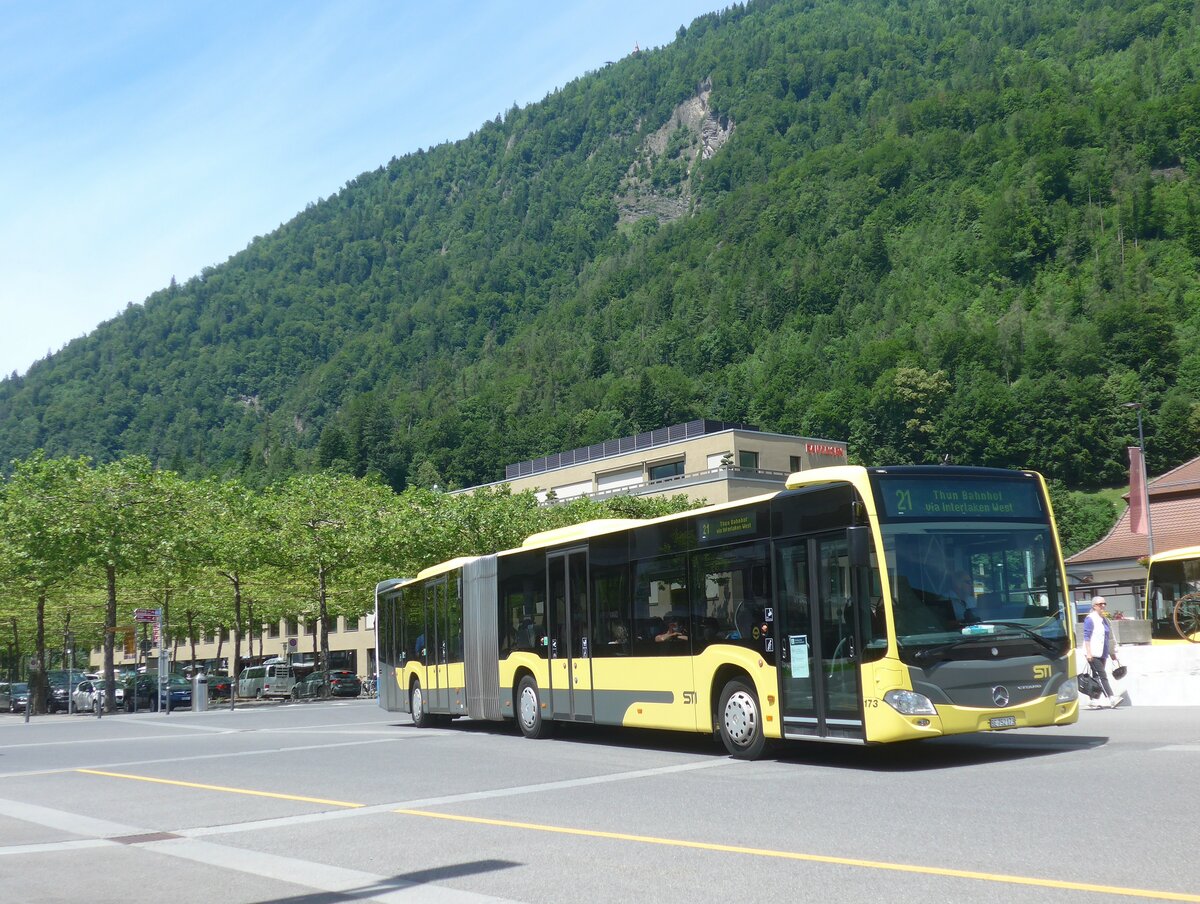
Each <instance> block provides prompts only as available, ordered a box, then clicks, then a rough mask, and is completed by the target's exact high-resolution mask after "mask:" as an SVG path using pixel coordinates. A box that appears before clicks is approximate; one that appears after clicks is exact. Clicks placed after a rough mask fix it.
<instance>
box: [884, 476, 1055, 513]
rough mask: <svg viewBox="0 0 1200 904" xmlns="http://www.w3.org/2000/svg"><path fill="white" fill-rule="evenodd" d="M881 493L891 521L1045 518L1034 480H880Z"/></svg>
mask: <svg viewBox="0 0 1200 904" xmlns="http://www.w3.org/2000/svg"><path fill="white" fill-rule="evenodd" d="M879 494H880V497H881V500H882V502H883V513H884V515H885V516H886V517H888V518H896V519H907V518H913V519H930V518H937V519H941V518H1037V519H1041V518H1044V517H1045V512H1044V511H1043V510H1042V503H1041V499H1040V498H1039V494H1038V491H1037V484H1036V483H1035V482H1034V481H1032V480H993V479H983V480H955V479H953V478H951V479H947V480H940V479H932V478H928V479H921V478H916V479H914V478H908V477H881V478H880V479H879Z"/></svg>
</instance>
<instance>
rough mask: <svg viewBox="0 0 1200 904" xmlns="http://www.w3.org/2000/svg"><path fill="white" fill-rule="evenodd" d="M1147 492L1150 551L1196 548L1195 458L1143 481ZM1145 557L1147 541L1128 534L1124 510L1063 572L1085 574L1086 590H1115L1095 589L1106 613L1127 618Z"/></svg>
mask: <svg viewBox="0 0 1200 904" xmlns="http://www.w3.org/2000/svg"><path fill="white" fill-rule="evenodd" d="M1147 490H1148V491H1149V496H1150V523H1151V527H1152V529H1153V531H1154V551H1155V552H1163V551H1164V550H1168V549H1175V548H1177V547H1180V546H1196V545H1200V457H1197V458H1193V459H1192V460H1191V461H1187V462H1184V463H1183V464H1181V465H1180V466H1179V467H1177V468H1174V469H1172V470H1170V471H1168V472H1167V473H1165V474H1163V475H1161V476H1159V477H1156V478H1154V479H1153V480H1151V481H1149V482H1148V483H1147ZM1125 500H1126V502H1128V500H1129V494H1128V493H1126V494H1125ZM1149 551H1150V546H1149V538H1148V537H1146V536H1144V535H1142V534H1135V533H1133V532H1132V531H1131V530H1130V523H1129V509H1128V508H1126V509H1125V511H1124V513H1122V515H1121V517H1120V518H1118V519H1117V523H1116V524H1114V525H1113V528H1112V530H1110V531H1109V532H1108V534H1107V535H1106V536H1105V537H1104V538H1103V539H1101V540H1099V541H1097V542H1096V543H1093V544H1092V545H1091V546H1089V547H1087V549H1083V550H1080V551H1079V552H1077V553H1075V555H1073V556H1071V557H1070V558H1068V559H1067V570H1068V571H1069V572H1072V573H1074V574H1088V575H1089V576H1090V578H1089V581H1088V584H1091V585H1113V584H1115V585H1118V586H1116V587H1104V586H1100V587H1097V588H1096V589H1097V591H1098V592H1100V593H1102V594H1103V595H1104V596H1105V597H1107V598H1108V599H1109V609H1110V611H1111V610H1112V609H1114V608H1117V609H1121V610H1124V611H1125V612H1126V614H1128V615H1131V616H1132V615H1135V614H1136V607H1137V606H1139V605H1140V603H1141V599H1140V594H1139V593H1138V592H1137V591H1138V588H1140V586H1141V585H1142V584H1144V582H1145V580H1146V569H1145V567H1144V566H1143V565H1141V564H1139V562H1138V559H1140V558H1143V557H1145V556H1146V555H1147V554H1148V553H1149ZM1074 589H1076V590H1081V589H1085V587H1084V586H1080V585H1076V586H1075V588H1074ZM1114 604H1115V606H1114Z"/></svg>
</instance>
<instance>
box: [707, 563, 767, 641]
mask: <svg viewBox="0 0 1200 904" xmlns="http://www.w3.org/2000/svg"><path fill="white" fill-rule="evenodd" d="M693 562H694V563H695V565H694V577H695V581H694V584H693V586H694V587H695V588H696V593H697V604H696V607H695V622H694V625H693V636H692V646H693V649H694V650H695V651H696V652H699V651H700V650H703V649H704V648H705V647H706V646H708V645H709V644H711V643H715V642H716V641H729V642H733V643H743V644H747V645H751V646H754V645H755V644H754V643H753V628H754V625H755V624H758V625H761V624H762V621H763V617H764V615H765V612H766V607H767V606H769V605H770V603H769V602H768V601H769V600H770V598H771V589H770V586H769V584H770V578H769V574H770V560H769V553H768V548H767V545H766V544H765V543H752V544H748V545H746V546H731V547H726V548H724V549H713V550H706V551H705V552H703V553H698V554H696V555H695V556H694V557H693ZM739 621H741V622H743V623H744V625H743V627H744V628H745V630H742V628H739V627H738V622H739Z"/></svg>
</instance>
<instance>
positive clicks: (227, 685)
mask: <svg viewBox="0 0 1200 904" xmlns="http://www.w3.org/2000/svg"><path fill="white" fill-rule="evenodd" d="M232 691H233V681H232V680H231V679H230V677H229V676H228V675H222V674H221V673H220V672H210V673H209V675H208V699H210V700H218V699H222V698H223V699H225V700H228V699H229V695H230V693H232Z"/></svg>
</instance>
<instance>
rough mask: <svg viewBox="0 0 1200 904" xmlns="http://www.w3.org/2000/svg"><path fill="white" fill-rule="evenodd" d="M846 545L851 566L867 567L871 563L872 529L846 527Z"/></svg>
mask: <svg viewBox="0 0 1200 904" xmlns="http://www.w3.org/2000/svg"><path fill="white" fill-rule="evenodd" d="M846 545H847V551H848V555H849V559H850V567H851V568H866V567H867V566H868V565H870V564H871V529H870V528H869V527H848V528H846Z"/></svg>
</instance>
